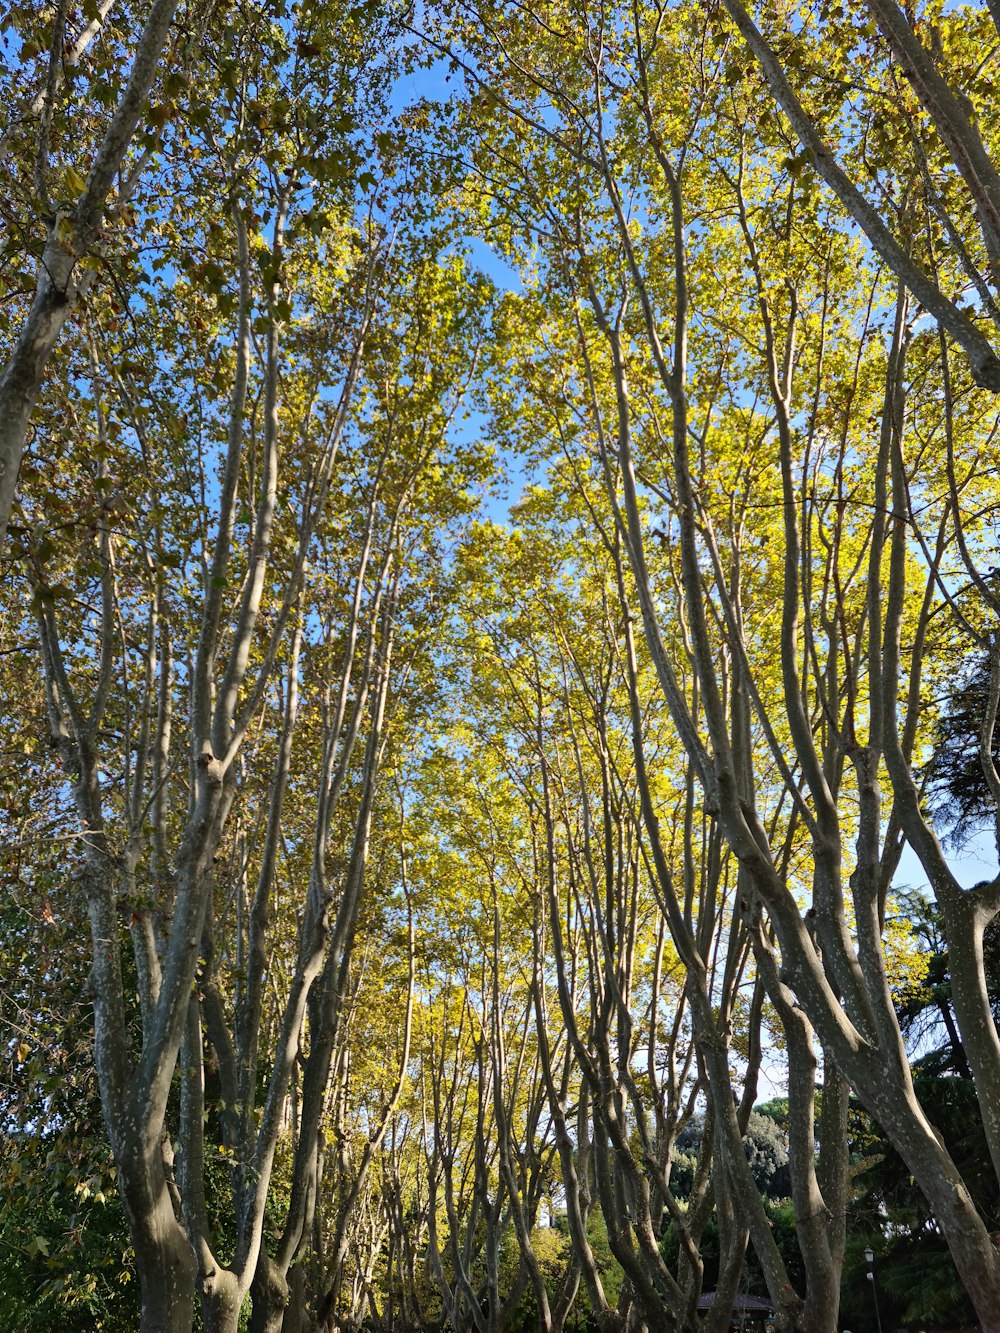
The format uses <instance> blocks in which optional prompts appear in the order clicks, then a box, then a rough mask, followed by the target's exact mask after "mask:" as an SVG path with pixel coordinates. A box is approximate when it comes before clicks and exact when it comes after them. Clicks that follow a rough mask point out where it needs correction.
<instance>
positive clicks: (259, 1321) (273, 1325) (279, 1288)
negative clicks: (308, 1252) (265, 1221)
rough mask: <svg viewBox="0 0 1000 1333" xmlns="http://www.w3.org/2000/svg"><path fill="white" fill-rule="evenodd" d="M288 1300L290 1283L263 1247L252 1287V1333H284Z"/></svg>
mask: <svg viewBox="0 0 1000 1333" xmlns="http://www.w3.org/2000/svg"><path fill="white" fill-rule="evenodd" d="M294 1271H295V1270H293V1272H294ZM288 1298H289V1284H288V1281H287V1280H286V1278H285V1275H284V1273H283V1272H282V1271H281V1269H280V1268H279V1267H278V1265H277V1264H276V1263H275V1262H274V1260H273V1259H272V1258H271V1256H270V1255H269V1254H267V1253H266V1252H265V1250H264V1247H263V1245H262V1246H261V1250H260V1257H259V1258H258V1260H257V1269H256V1271H255V1273H254V1277H253V1282H252V1283H251V1285H250V1300H251V1302H252V1309H251V1313H250V1333H282V1325H283V1322H284V1318H285V1309H286V1307H287V1305H288Z"/></svg>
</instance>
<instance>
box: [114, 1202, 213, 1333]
mask: <svg viewBox="0 0 1000 1333" xmlns="http://www.w3.org/2000/svg"><path fill="white" fill-rule="evenodd" d="M123 1192H124V1193H125V1199H126V1210H127V1213H128V1220H129V1232H130V1233H131V1237H132V1245H133V1247H134V1248H135V1261H136V1268H137V1269H138V1272H139V1291H140V1302H141V1313H140V1315H139V1333H191V1326H192V1323H193V1320H194V1298H195V1278H196V1276H197V1271H198V1265H197V1263H196V1261H195V1257H194V1251H193V1250H192V1249H191V1246H190V1244H189V1242H188V1238H187V1236H186V1235H185V1234H184V1229H183V1228H182V1227H181V1225H180V1223H179V1222H178V1221H177V1218H176V1217H175V1216H174V1208H173V1203H172V1202H171V1199H170V1195H169V1192H168V1190H167V1187H166V1182H164V1184H163V1188H162V1190H161V1191H160V1192H159V1193H158V1194H157V1195H156V1196H155V1198H154V1199H153V1201H152V1202H151V1203H150V1204H149V1205H148V1206H147V1207H146V1208H144V1209H143V1215H142V1216H141V1217H140V1216H137V1215H136V1212H135V1210H134V1209H133V1207H132V1206H131V1201H130V1199H129V1196H128V1193H127V1192H125V1191H123Z"/></svg>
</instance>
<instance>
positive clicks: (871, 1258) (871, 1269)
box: [865, 1245, 882, 1333]
mask: <svg viewBox="0 0 1000 1333" xmlns="http://www.w3.org/2000/svg"><path fill="white" fill-rule="evenodd" d="M865 1262H866V1263H867V1264H868V1281H869V1282H870V1283H871V1284H872V1300H873V1301H874V1302H875V1326H876V1328H877V1329H878V1333H882V1316H881V1315H880V1314H879V1310H878V1290H877V1289H876V1286H875V1251H874V1250H873V1249H872V1247H871V1246H870V1245H869V1246H868V1247H867V1249H866V1250H865Z"/></svg>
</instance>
